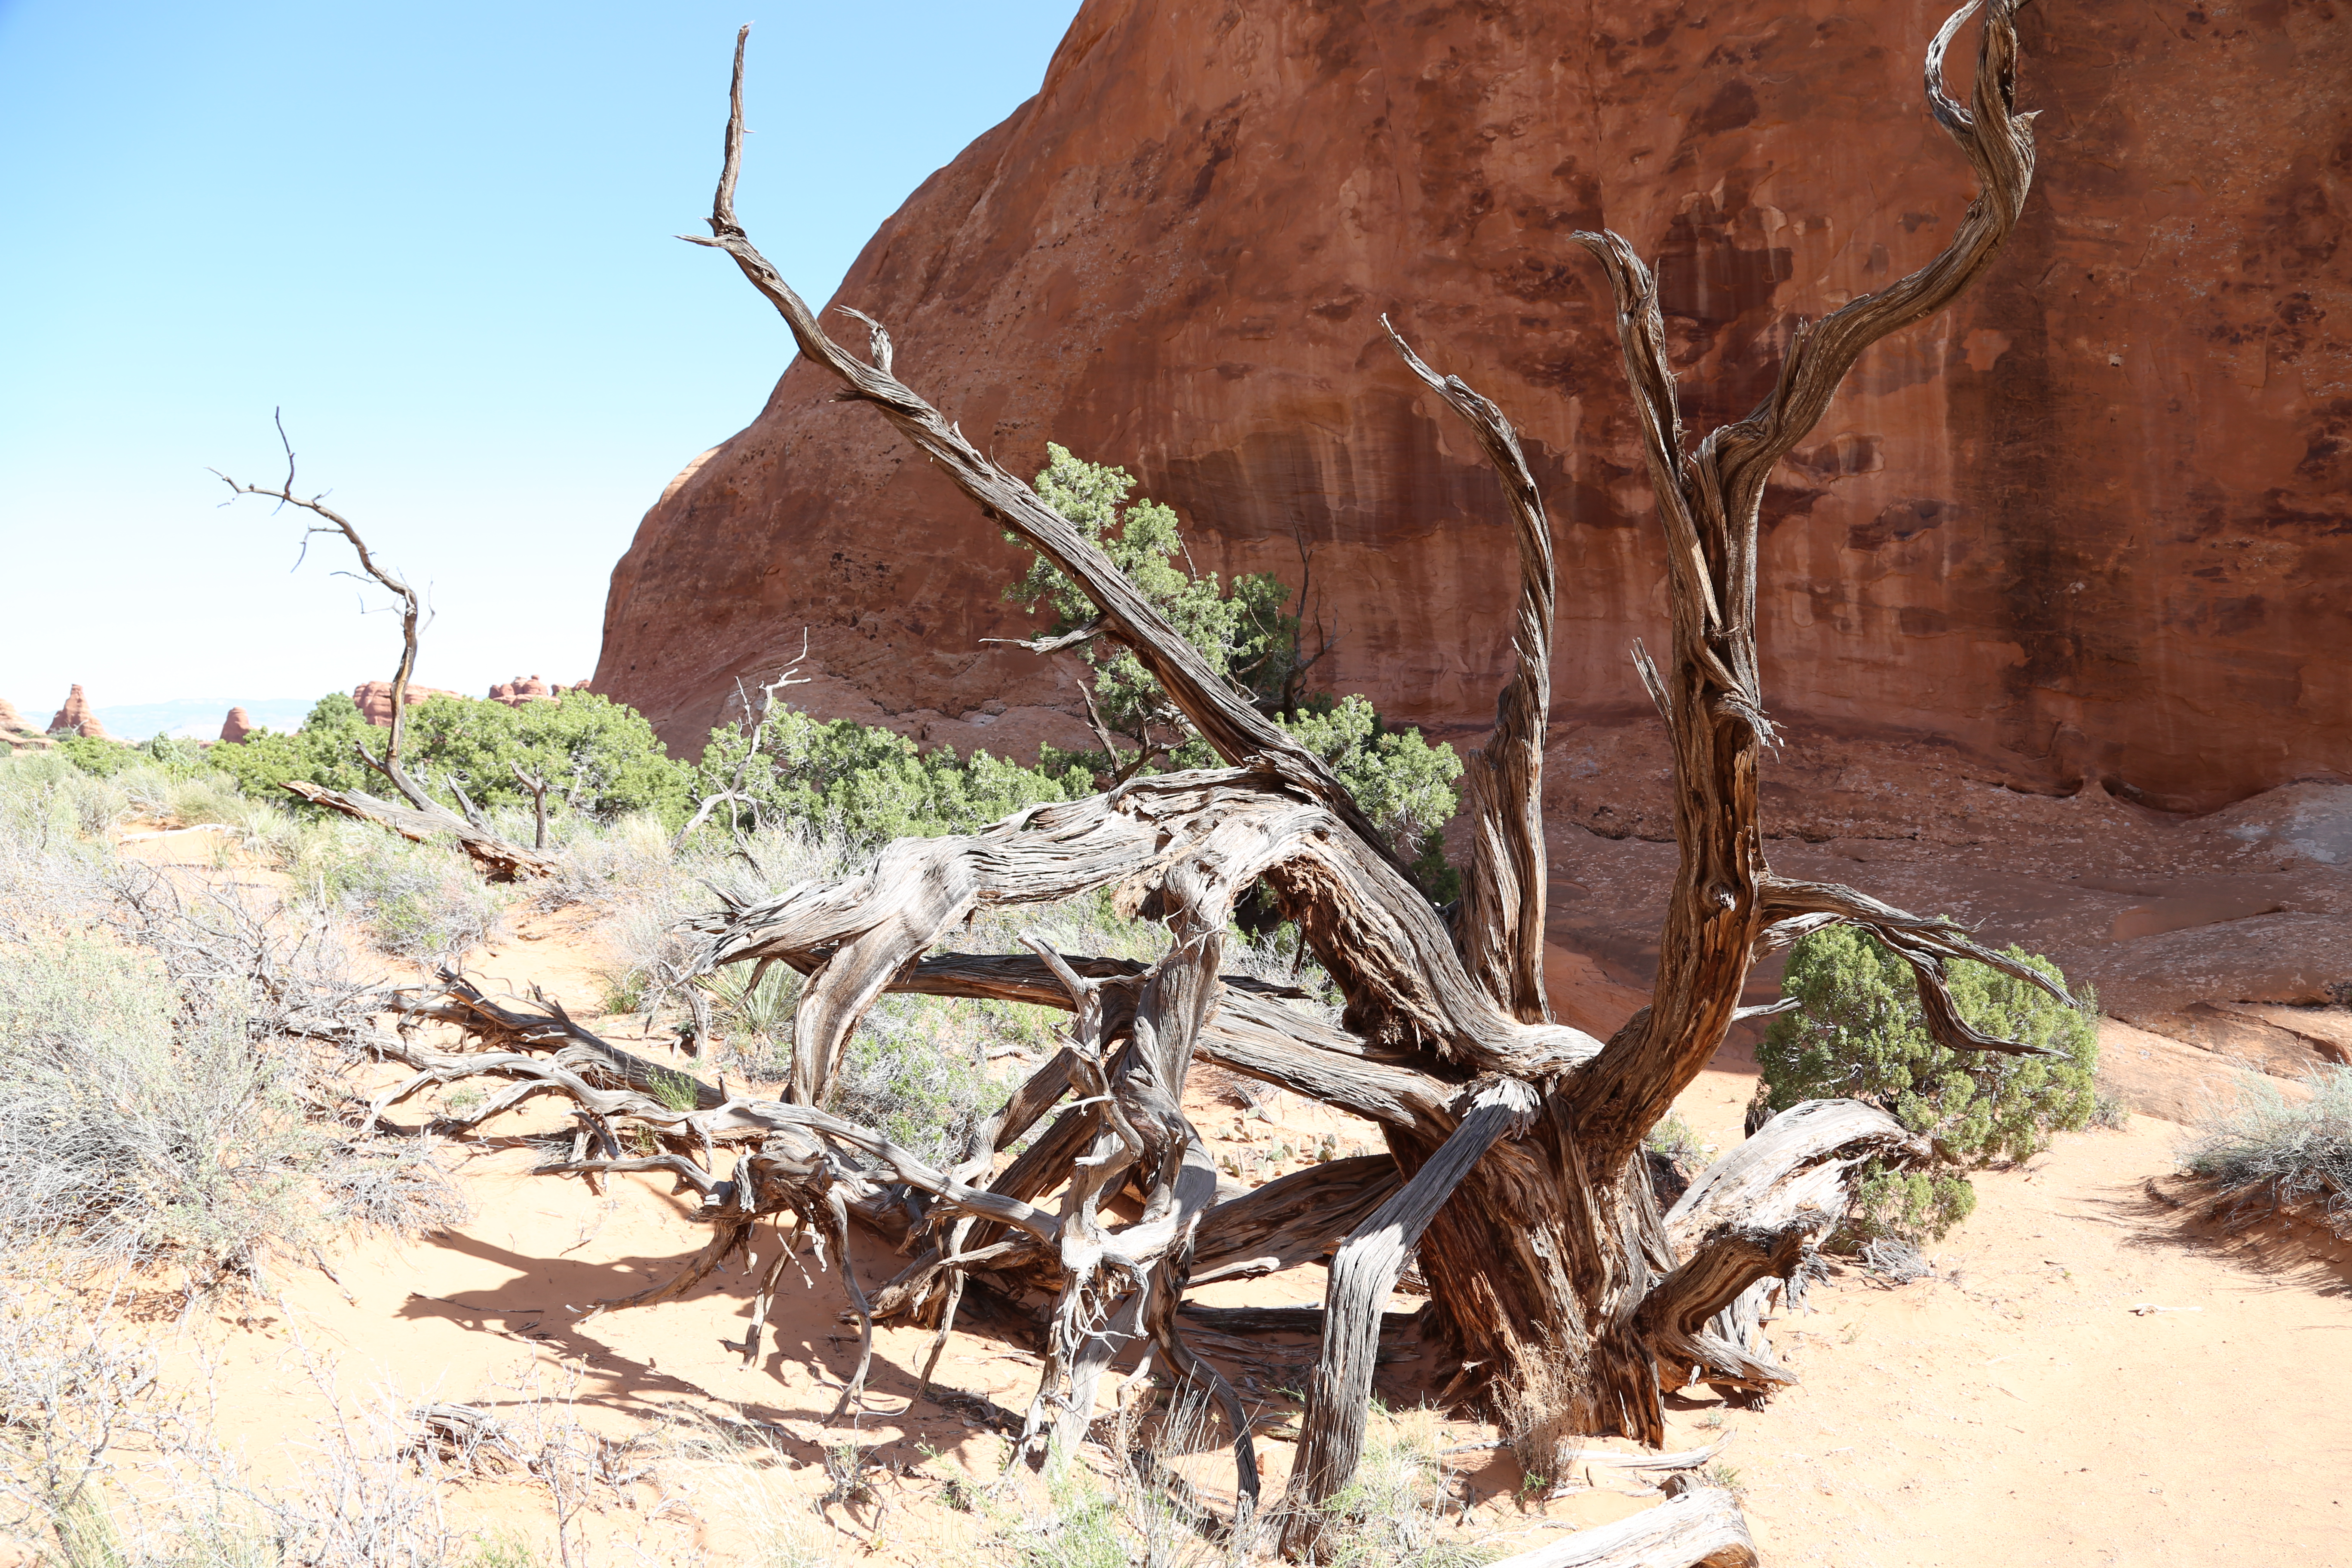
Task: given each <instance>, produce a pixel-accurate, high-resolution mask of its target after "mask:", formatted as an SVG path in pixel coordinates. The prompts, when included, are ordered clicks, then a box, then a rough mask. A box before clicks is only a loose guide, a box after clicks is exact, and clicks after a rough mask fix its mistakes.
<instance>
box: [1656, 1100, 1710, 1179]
mask: <svg viewBox="0 0 2352 1568" xmlns="http://www.w3.org/2000/svg"><path fill="white" fill-rule="evenodd" d="M1643 1142H1644V1143H1646V1144H1647V1145H1649V1147H1650V1148H1651V1149H1653V1150H1654V1151H1656V1152H1658V1153H1661V1154H1664V1156H1665V1157H1666V1158H1667V1159H1669V1160H1672V1161H1673V1162H1674V1163H1675V1164H1677V1165H1680V1166H1681V1167H1682V1168H1683V1169H1684V1170H1685V1172H1696V1171H1697V1170H1698V1169H1699V1168H1700V1167H1701V1166H1703V1165H1705V1164H1706V1148H1705V1146H1704V1145H1702V1144H1701V1143H1700V1142H1699V1141H1698V1134H1697V1133H1696V1132H1695V1131H1692V1130H1691V1124H1690V1123H1689V1122H1688V1121H1685V1120H1683V1113H1682V1112H1681V1111H1679V1110H1669V1111H1667V1112H1666V1113H1665V1115H1664V1116H1662V1117H1660V1118H1659V1119H1658V1123H1657V1125H1656V1126H1654V1127H1653V1128H1651V1129H1650V1131H1649V1133H1648V1135H1647V1136H1646V1137H1644V1138H1643Z"/></svg>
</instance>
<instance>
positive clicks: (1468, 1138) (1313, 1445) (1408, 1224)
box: [1283, 1079, 1538, 1555]
mask: <svg viewBox="0 0 2352 1568" xmlns="http://www.w3.org/2000/svg"><path fill="white" fill-rule="evenodd" d="M1465 1101H1466V1103H1465V1106H1464V1108H1463V1115H1462V1121H1461V1125H1460V1126H1458V1127H1456V1128H1455V1129H1454V1135H1453V1136H1452V1137H1450V1138H1448V1139H1447V1140H1446V1141H1445V1142H1444V1143H1443V1144H1441V1145H1439V1147H1438V1150H1437V1152H1435V1153H1434V1154H1433V1155H1432V1156H1431V1157H1430V1158H1429V1160H1428V1161H1427V1162H1426V1163H1424V1164H1423V1166H1422V1167H1421V1169H1420V1170H1419V1171H1417V1172H1415V1173H1413V1177H1412V1180H1411V1181H1410V1182H1408V1183H1406V1184H1405V1185H1404V1187H1403V1189H1402V1191H1400V1192H1398V1193H1397V1194H1396V1195H1395V1196H1393V1197H1391V1198H1390V1199H1389V1200H1388V1201H1387V1202H1386V1203H1383V1204H1382V1205H1381V1206H1380V1207H1379V1208H1377V1209H1375V1210H1374V1211H1372V1214H1371V1215H1370V1217H1369V1218H1367V1219H1366V1220H1365V1221H1364V1222H1363V1223H1362V1224H1361V1225H1360V1226H1357V1227H1356V1229H1355V1231H1354V1232H1353V1233H1352V1234H1351V1235H1350V1236H1349V1237H1348V1239H1347V1241H1346V1242H1345V1243H1344V1244H1342V1245H1341V1247H1340V1248H1339V1256H1338V1257H1337V1258H1333V1259H1332V1261H1331V1272H1330V1277H1329V1281H1328V1285H1327V1286H1326V1288H1325V1292H1324V1305H1323V1355H1322V1359H1321V1361H1320V1363H1318V1365H1317V1367H1316V1370H1315V1382H1314V1384H1313V1386H1312V1387H1311V1388H1309V1389H1308V1391H1307V1413H1306V1415H1305V1416H1304V1417H1303V1418H1302V1419H1301V1423H1300V1430H1299V1439H1298V1457H1297V1460H1296V1462H1295V1463H1294V1464H1293V1466H1292V1468H1291V1476H1290V1489H1289V1491H1288V1492H1287V1493H1286V1495H1285V1497H1284V1499H1283V1510H1284V1521H1283V1547H1284V1550H1285V1551H1286V1552H1290V1553H1292V1554H1294V1555H1296V1554H1297V1553H1299V1552H1307V1551H1310V1550H1312V1548H1313V1546H1314V1544H1315V1542H1317V1541H1318V1539H1320V1537H1321V1534H1322V1531H1323V1529H1324V1527H1325V1525H1326V1523H1327V1522H1328V1521H1327V1520H1326V1519H1325V1517H1324V1513H1323V1503H1324V1502H1325V1500H1328V1499H1329V1498H1332V1497H1334V1496H1337V1495H1338V1493H1339V1489H1340V1488H1342V1487H1344V1486H1346V1485H1347V1484H1348V1482H1349V1479H1351V1478H1352V1477H1353V1476H1354V1475H1355V1473H1356V1466H1357V1464H1358V1462H1359V1461H1360V1459H1361V1458H1362V1457H1363V1448H1364V1415H1365V1409H1366V1406H1367V1405H1368V1403H1369V1402H1370V1397H1371V1392H1372V1369H1373V1364H1374V1363H1375V1362H1376V1361H1377V1360H1378V1357H1379V1351H1380V1334H1381V1303H1382V1302H1383V1301H1385V1300H1387V1299H1388V1293H1389V1291H1390V1290H1391V1289H1394V1288H1395V1286H1396V1281H1397V1275H1398V1273H1399V1272H1400V1271H1401V1270H1402V1268H1404V1259H1405V1254H1406V1253H1407V1252H1409V1251H1411V1250H1412V1246H1413V1244H1414V1243H1415V1242H1417V1241H1419V1240H1420V1239H1421V1235H1422V1232H1423V1231H1424V1230H1426V1229H1427V1228H1428V1226H1429V1222H1430V1220H1431V1219H1432V1218H1433V1217H1434V1216H1435V1215H1436V1214H1437V1211H1438V1210H1439V1208H1441V1207H1443V1206H1444V1203H1445V1200H1446V1199H1448V1198H1450V1197H1452V1196H1453V1195H1454V1189H1455V1188H1456V1187H1458V1186H1459V1185H1461V1184H1462V1179H1463V1178H1464V1177H1465V1176H1466V1175H1468V1174H1469V1173H1470V1171H1471V1168H1472V1167H1473V1166H1475V1165H1476V1164H1477V1163H1478V1162H1479V1161H1480V1160H1481V1159H1482V1158H1484V1157H1485V1155H1486V1151H1487V1150H1489V1149H1491V1148H1493V1147H1494V1146H1495V1144H1496V1142H1498V1141H1500V1140H1502V1139H1504V1138H1507V1137H1509V1136H1510V1135H1511V1134H1512V1133H1514V1132H1516V1131H1519V1130H1521V1129H1522V1128H1524V1127H1525V1126H1526V1125H1527V1123H1528V1120H1529V1119H1530V1118H1531V1117H1533V1116H1534V1114H1535V1112H1536V1109H1537V1105H1538V1100H1537V1096H1536V1094H1535V1092H1534V1091H1533V1090H1532V1089H1529V1088H1528V1086H1527V1085H1526V1084H1523V1083H1520V1082H1518V1081H1517V1080H1516V1079H1495V1080H1492V1081H1490V1082H1486V1083H1482V1084H1480V1085H1478V1086H1476V1087H1475V1089H1473V1090H1472V1091H1471V1092H1470V1093H1469V1094H1467V1095H1466V1096H1465Z"/></svg>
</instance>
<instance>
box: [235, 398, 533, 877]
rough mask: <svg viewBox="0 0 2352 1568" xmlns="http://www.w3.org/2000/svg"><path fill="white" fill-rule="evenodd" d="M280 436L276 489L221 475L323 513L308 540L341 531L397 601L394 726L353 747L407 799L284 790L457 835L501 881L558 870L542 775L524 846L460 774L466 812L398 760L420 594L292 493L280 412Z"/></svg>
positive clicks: (346, 528) (248, 490)
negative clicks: (378, 740)
mask: <svg viewBox="0 0 2352 1568" xmlns="http://www.w3.org/2000/svg"><path fill="white" fill-rule="evenodd" d="M278 441H279V443H280V444H281V445H283V446H284V447H285V448H286V479H285V481H284V482H283V483H281V484H279V485H278V487H277V488H275V489H271V488H269V487H268V486H264V485H248V484H241V483H239V482H238V481H237V480H236V479H231V478H229V477H228V476H227V475H226V474H220V475H219V478H220V481H221V483H223V484H225V485H226V486H227V487H228V488H229V489H231V490H232V491H234V492H236V494H238V495H247V496H263V497H267V498H268V499H269V500H275V501H278V502H279V503H280V504H282V505H285V506H292V507H299V508H301V509H302V510H304V511H307V512H310V514H311V515H312V516H314V517H318V518H321V519H323V520H324V521H325V524H326V526H324V527H320V526H319V525H318V524H315V523H314V524H312V525H311V526H310V528H308V529H307V530H306V531H304V536H303V538H304V543H305V547H306V548H307V546H308V543H309V538H310V535H311V534H314V533H332V534H338V535H340V536H341V537H342V538H343V539H344V540H345V541H346V542H349V543H350V545H351V547H352V552H353V553H354V554H356V555H357V556H358V557H359V562H360V570H361V571H362V572H365V573H366V574H368V575H369V576H370V577H372V578H373V579H374V580H375V581H376V582H377V583H378V584H381V585H382V586H383V588H384V589H385V590H386V591H387V592H389V593H390V594H391V595H393V596H394V598H396V599H398V600H399V601H400V668H398V669H396V670H394V672H393V677H392V728H391V730H390V731H389V732H388V733H387V734H386V735H385V737H384V742H383V755H381V756H378V755H377V754H376V753H375V752H371V751H369V750H368V748H367V743H366V742H364V741H362V742H359V743H358V751H359V757H360V761H361V762H362V763H366V764H367V765H368V766H369V767H370V768H373V770H375V771H376V772H377V773H382V774H383V776H384V778H385V779H386V780H387V781H388V782H389V783H390V784H392V787H393V788H394V789H396V790H398V791H399V792H400V797H401V801H402V802H404V803H405V804H395V803H394V802H392V801H386V800H379V799H377V798H376V797H375V796H373V795H367V794H363V793H362V792H361V791H359V790H334V789H327V788H324V787H322V786H320V785H319V784H310V783H307V782H304V781H301V780H291V781H289V782H288V784H287V785H286V788H287V790H288V791H289V793H290V794H293V795H299V796H300V797H301V798H302V799H304V800H307V801H309V802H310V804H311V805H323V806H325V807H327V808H328V809H329V810H331V811H340V812H341V813H342V814H343V815H344V816H355V817H358V818H359V819H360V820H361V821H362V822H373V823H375V824H376V825H378V826H383V827H388V828H390V829H391V830H392V831H393V832H394V833H397V834H399V835H400V836H401V837H404V838H409V839H414V840H416V841H418V842H422V841H424V840H425V839H428V838H433V837H449V838H454V839H456V840H457V846H458V847H459V848H461V849H463V850H465V852H466V853H467V856H468V857H470V858H472V860H473V861H474V863H475V864H476V865H477V866H479V867H480V868H482V870H483V872H484V873H485V874H486V875H488V876H491V877H494V878H498V879H501V880H512V879H517V878H522V877H544V876H548V875H550V874H551V873H552V872H553V871H554V869H555V865H554V862H552V861H551V860H549V859H548V858H547V857H546V856H545V855H544V854H543V853H541V851H543V850H544V849H545V848H546V847H547V795H546V784H545V783H544V782H541V783H540V784H538V787H537V789H536V790H535V791H534V794H535V795H536V796H537V799H538V805H539V834H538V838H539V843H538V847H536V848H532V849H526V848H524V847H522V846H520V845H519V844H510V843H509V842H508V841H507V840H505V839H503V838H501V837H499V836H498V835H497V834H496V833H494V832H492V831H491V830H490V826H489V823H488V821H487V820H485V819H484V817H483V816H482V814H481V812H480V811H479V810H478V809H477V808H476V807H475V805H474V803H473V802H472V801H471V800H469V799H468V798H467V795H466V792H465V789H464V787H463V785H462V784H460V783H459V782H458V781H457V779H455V778H452V779H450V780H449V781H448V784H449V790H450V793H451V794H453V795H456V796H457V802H458V804H459V805H461V806H463V807H464V809H465V815H464V816H458V815H457V813H456V812H453V811H451V810H450V809H449V808H448V807H447V806H446V805H442V804H441V803H440V802H439V801H437V800H435V799H434V798H433V797H432V796H431V795H427V794H426V793H425V791H424V790H422V789H420V788H418V787H417V784H416V781H415V780H414V779H412V778H410V777H409V776H408V770H407V768H406V767H405V766H404V765H403V764H402V763H401V760H400V742H401V734H402V731H403V729H404V727H405V725H406V723H407V717H408V682H409V678H410V677H411V676H412V675H414V674H415V670H416V632H417V622H418V621H419V620H420V619H421V618H422V617H423V613H424V610H423V606H422V605H420V604H419V603H418V601H417V597H416V590H415V589H414V588H412V587H410V586H409V585H408V584H406V583H405V582H404V581H403V580H402V579H401V578H399V577H398V576H396V575H394V574H393V572H392V571H391V570H390V569H389V568H387V567H385V566H384V565H383V563H380V562H379V561H377V560H376V558H375V555H374V552H372V551H371V550H369V549H368V544H367V541H366V540H364V539H362V538H361V537H360V531H359V530H358V529H357V528H356V527H354V526H352V521H351V519H349V518H347V517H345V516H343V515H342V513H341V512H339V511H337V510H334V509H333V508H332V507H330V506H328V505H327V504H326V503H325V502H324V501H323V500H321V499H320V497H318V496H309V497H305V496H300V495H297V494H296V493H295V491H294V447H293V443H292V442H290V441H289V440H288V439H287V437H286V424H285V421H284V420H283V419H282V418H281V419H280V420H279V421H278ZM217 472H218V470H215V473H217ZM525 787H526V788H530V787H531V784H530V781H528V780H526V781H525Z"/></svg>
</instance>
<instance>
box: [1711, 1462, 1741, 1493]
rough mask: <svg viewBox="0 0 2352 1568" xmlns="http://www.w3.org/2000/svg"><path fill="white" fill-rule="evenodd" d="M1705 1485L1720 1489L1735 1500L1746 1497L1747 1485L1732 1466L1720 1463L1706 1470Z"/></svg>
mask: <svg viewBox="0 0 2352 1568" xmlns="http://www.w3.org/2000/svg"><path fill="white" fill-rule="evenodd" d="M1706 1484H1707V1485H1709V1486H1711V1487H1721V1488H1722V1489H1724V1490H1725V1491H1727V1492H1729V1493H1730V1494H1731V1495H1732V1496H1733V1497H1736V1498H1740V1497H1746V1496H1747V1495H1748V1483H1747V1481H1746V1480H1745V1479H1742V1478H1741V1476H1740V1474H1739V1471H1738V1469H1737V1468H1735V1467H1733V1466H1730V1465H1726V1464H1722V1463H1720V1462H1718V1463H1716V1464H1712V1465H1709V1466H1708V1467H1707V1468H1706Z"/></svg>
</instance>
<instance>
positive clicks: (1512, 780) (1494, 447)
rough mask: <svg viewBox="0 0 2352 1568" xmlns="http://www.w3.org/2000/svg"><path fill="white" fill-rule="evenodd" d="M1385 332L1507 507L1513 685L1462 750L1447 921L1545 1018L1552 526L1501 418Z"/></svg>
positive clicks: (1466, 955)
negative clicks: (1466, 821)
mask: <svg viewBox="0 0 2352 1568" xmlns="http://www.w3.org/2000/svg"><path fill="white" fill-rule="evenodd" d="M1381 327H1382V328H1383V329H1385V330H1386V331H1387V332H1388V334H1389V342H1391V343H1392V344H1393V345H1395V348H1396V351H1397V353H1398V354H1399V355H1400V356H1401V357H1402V359H1403V360H1404V363H1405V364H1406V365H1407V366H1408V367H1410V368H1411V370H1412V374H1415V375H1417V376H1419V377H1420V378H1421V381H1422V384H1423V385H1425V386H1427V387H1428V388H1429V389H1430V390H1431V391H1432V392H1433V393H1435V394H1437V395H1438V396H1439V397H1440V398H1442V399H1444V402H1445V405H1446V406H1448V407H1450V408H1452V409H1453V410H1454V412H1455V413H1456V414H1459V415H1460V416H1462V419H1463V422H1464V423H1465V424H1466V425H1468V426H1470V432H1471V434H1472V435H1474V436H1475V437H1477V438H1478V446H1479V447H1480V449H1481V450H1483V451H1484V452H1485V453H1486V460H1487V462H1488V463H1489V464H1491V465H1492V466H1493V468H1494V469H1495V475H1496V478H1497V479H1500V480H1501V481H1502V484H1503V492H1504V495H1505V496H1506V498H1507V499H1508V500H1509V501H1510V506H1511V523H1512V536H1513V538H1514V539H1515V540H1516V541H1517V545H1518V558H1519V601H1518V609H1517V614H1516V616H1514V618H1513V620H1512V623H1511V657H1512V660H1513V668H1512V672H1511V679H1510V680H1509V681H1508V682H1507V684H1506V685H1505V686H1504V688H1503V690H1502V693H1501V695H1500V696H1498V697H1497V698H1496V700H1495V731H1494V733H1493V734H1492V735H1491V736H1489V737H1488V738H1487V741H1486V745H1485V746H1484V747H1483V748H1481V749H1478V750H1475V751H1473V752H1471V753H1470V759H1469V763H1468V765H1467V766H1466V767H1465V770H1464V774H1463V776H1464V777H1465V779H1466V780H1467V781H1468V783H1469V793H1470V799H1469V801H1468V803H1467V804H1468V808H1469V815H1470V874H1469V875H1468V876H1467V877H1465V878H1464V879H1463V884H1462V896H1463V900H1464V904H1465V910H1464V913H1463V918H1462V919H1461V920H1460V921H1456V922H1455V932H1456V936H1457V938H1458V940H1459V943H1460V946H1461V949H1462V963H1463V966H1464V967H1465V968H1466V969H1468V970H1469V971H1470V973H1472V974H1473V975H1475V976H1476V977H1477V979H1478V982H1479V984H1483V985H1484V986H1486V991H1487V994H1489V995H1491V996H1493V997H1494V998H1495V1000H1496V1001H1497V1002H1499V1003H1501V1004H1502V1005H1504V1006H1505V1007H1506V1008H1507V1009H1509V1011H1510V1012H1511V1014H1512V1016H1515V1017H1517V1018H1519V1019H1521V1020H1522V1021H1524V1022H1526V1023H1530V1024H1541V1023H1546V1022H1549V1020H1550V1018H1551V1004H1550V1002H1549V999H1548V998H1547V997H1546V996H1545V994H1544V984H1543V941H1544V898H1545V892H1546V879H1545V875H1544V837H1543V745H1544V726H1545V724H1546V723H1547V722H1549V720H1550V718H1551V627H1552V612H1553V605H1554V587H1553V581H1552V553H1551V520H1550V519H1549V517H1547V516H1546V515H1545V514H1544V504H1543V497H1542V495H1541V494H1540V493H1538V490H1537V489H1536V481H1535V476H1534V475H1533V474H1531V473H1529V472H1528V459H1527V454H1526V453H1524V452H1522V451H1521V450H1520V449H1519V433H1518V432H1517V430H1515V429H1513V428H1512V427H1511V422H1510V420H1509V419H1507V417H1505V416H1504V414H1503V411H1502V410H1501V409H1500V408H1497V407H1496V406H1495V405H1494V404H1493V403H1491V402H1489V401H1488V400H1487V399H1486V398H1484V397H1482V396H1480V395H1478V394H1477V393H1475V392H1474V391H1472V390H1471V388H1470V385H1469V384H1468V383H1467V382H1465V381H1464V380H1463V379H1462V378H1461V377H1460V376H1458V375H1444V376H1442V375H1439V374H1437V373H1436V372H1435V371H1433V370H1432V369H1430V368H1429V366H1428V365H1426V364H1424V363H1422V359H1421V356H1420V355H1419V354H1417V353H1413V352H1412V345H1410V344H1408V343H1407V342H1405V341H1404V339H1403V337H1402V336H1401V335H1400V334H1399V333H1398V331H1397V330H1396V329H1395V328H1394V327H1392V326H1391V325H1390V324H1389V319H1388V318H1387V317H1386V316H1382V317H1381Z"/></svg>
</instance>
